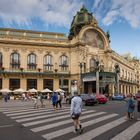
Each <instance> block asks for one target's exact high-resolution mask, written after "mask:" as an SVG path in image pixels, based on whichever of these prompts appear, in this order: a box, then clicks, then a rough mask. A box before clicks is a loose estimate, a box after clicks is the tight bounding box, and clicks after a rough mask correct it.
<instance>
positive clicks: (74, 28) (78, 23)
mask: <svg viewBox="0 0 140 140" xmlns="http://www.w3.org/2000/svg"><path fill="white" fill-rule="evenodd" d="M90 24H93V25H97V21H96V19H95V18H94V17H93V16H92V13H89V12H88V10H87V9H86V8H85V7H84V6H83V7H82V8H81V9H80V11H78V12H77V14H76V15H75V16H74V18H73V21H72V23H71V28H70V33H69V36H68V38H69V39H70V40H71V39H72V38H73V37H74V36H76V35H77V34H78V33H79V32H80V30H81V29H82V27H83V26H85V25H90Z"/></svg>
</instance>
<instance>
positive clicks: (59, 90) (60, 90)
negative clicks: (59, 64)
mask: <svg viewBox="0 0 140 140" xmlns="http://www.w3.org/2000/svg"><path fill="white" fill-rule="evenodd" d="M55 92H65V91H64V90H62V89H60V88H59V89H57V90H55Z"/></svg>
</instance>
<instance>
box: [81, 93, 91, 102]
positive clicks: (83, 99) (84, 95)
mask: <svg viewBox="0 0 140 140" xmlns="http://www.w3.org/2000/svg"><path fill="white" fill-rule="evenodd" d="M88 96H89V94H86V93H82V94H81V95H80V97H81V98H82V101H85V100H86V99H87V98H88Z"/></svg>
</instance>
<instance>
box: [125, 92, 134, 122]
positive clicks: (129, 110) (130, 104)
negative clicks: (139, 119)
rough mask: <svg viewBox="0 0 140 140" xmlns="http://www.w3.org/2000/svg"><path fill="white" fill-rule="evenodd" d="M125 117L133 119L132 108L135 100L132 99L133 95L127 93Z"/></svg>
mask: <svg viewBox="0 0 140 140" xmlns="http://www.w3.org/2000/svg"><path fill="white" fill-rule="evenodd" d="M126 106H127V119H133V118H134V114H133V112H134V109H135V101H134V99H133V95H132V94H129V95H128V100H127V104H126Z"/></svg>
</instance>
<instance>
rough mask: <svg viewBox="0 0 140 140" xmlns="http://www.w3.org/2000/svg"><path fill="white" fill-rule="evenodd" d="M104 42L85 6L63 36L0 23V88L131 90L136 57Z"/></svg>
mask: <svg viewBox="0 0 140 140" xmlns="http://www.w3.org/2000/svg"><path fill="white" fill-rule="evenodd" d="M109 43H110V39H109V34H108V33H105V32H104V31H103V30H102V29H101V28H100V27H99V26H98V22H97V21H96V19H95V18H94V17H93V16H92V14H91V13H89V12H88V11H87V9H86V8H85V7H82V8H81V9H80V11H78V12H77V14H76V15H75V16H74V18H73V21H72V23H71V28H70V33H69V36H68V37H66V36H65V34H61V33H48V32H37V31H30V30H17V29H7V28H1V29H0V89H2V88H9V89H11V90H14V89H18V88H23V89H26V90H28V89H30V88H36V89H38V90H42V89H44V88H49V89H51V90H56V89H58V88H62V89H64V90H65V91H67V92H73V90H80V92H84V93H92V92H102V93H112V94H114V93H116V92H118V93H122V94H125V95H126V94H128V93H136V92H137V90H138V88H139V81H140V79H139V75H140V74H139V70H140V64H139V61H138V60H136V59H130V60H128V59H126V58H124V57H122V56H120V55H119V54H117V53H116V52H114V51H113V50H112V49H111V48H110V44H109Z"/></svg>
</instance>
